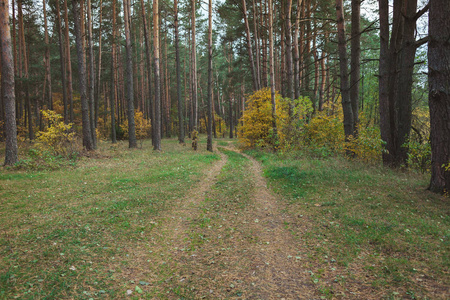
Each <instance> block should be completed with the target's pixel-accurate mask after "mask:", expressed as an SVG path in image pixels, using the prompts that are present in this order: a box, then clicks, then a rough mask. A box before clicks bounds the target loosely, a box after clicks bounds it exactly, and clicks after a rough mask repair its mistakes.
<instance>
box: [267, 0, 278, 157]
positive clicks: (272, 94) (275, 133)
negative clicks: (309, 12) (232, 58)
mask: <svg viewBox="0 0 450 300" xmlns="http://www.w3.org/2000/svg"><path fill="white" fill-rule="evenodd" d="M268 6H269V15H268V19H269V62H270V63H269V73H270V75H269V76H270V99H271V103H272V137H273V149H274V151H276V149H277V143H278V131H277V114H276V102H275V61H274V58H273V15H272V13H273V6H272V0H269V2H268Z"/></svg>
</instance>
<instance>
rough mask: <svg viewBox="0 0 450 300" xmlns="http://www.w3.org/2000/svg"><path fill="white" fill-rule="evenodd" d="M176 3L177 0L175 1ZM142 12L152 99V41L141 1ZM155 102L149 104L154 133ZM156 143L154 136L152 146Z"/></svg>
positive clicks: (149, 88)
mask: <svg viewBox="0 0 450 300" xmlns="http://www.w3.org/2000/svg"><path fill="white" fill-rule="evenodd" d="M175 1H176V0H175ZM141 11H142V24H143V26H144V42H145V58H146V60H147V74H148V75H147V85H148V97H149V98H150V99H151V97H152V77H151V74H152V71H151V65H152V64H151V56H150V41H149V34H150V32H149V29H148V25H147V18H146V17H145V6H144V0H141ZM152 103H153V101H150V103H149V110H150V111H149V115H150V118H151V125H152V132H153V128H154V127H155V117H154V114H153V107H152ZM153 143H154V134H152V144H153Z"/></svg>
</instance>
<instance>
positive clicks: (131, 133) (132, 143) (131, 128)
mask: <svg viewBox="0 0 450 300" xmlns="http://www.w3.org/2000/svg"><path fill="white" fill-rule="evenodd" d="M130 10H131V4H130V0H124V1H123V11H124V16H125V18H124V22H125V40H126V47H125V50H126V57H127V67H126V72H127V73H126V76H127V102H128V111H127V113H128V147H129V148H137V141H136V125H135V122H134V90H133V57H132V56H133V51H132V49H131V29H130V28H131V13H130Z"/></svg>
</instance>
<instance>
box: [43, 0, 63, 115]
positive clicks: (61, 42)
mask: <svg viewBox="0 0 450 300" xmlns="http://www.w3.org/2000/svg"><path fill="white" fill-rule="evenodd" d="M44 1H45V0H44ZM56 22H57V23H58V40H59V62H60V65H61V85H62V92H63V104H64V122H65V123H68V122H69V119H68V117H67V116H68V114H67V112H68V110H67V86H66V62H65V60H64V42H63V37H62V28H61V10H60V6H59V0H56ZM50 109H52V108H50Z"/></svg>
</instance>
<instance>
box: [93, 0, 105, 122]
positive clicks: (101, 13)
mask: <svg viewBox="0 0 450 300" xmlns="http://www.w3.org/2000/svg"><path fill="white" fill-rule="evenodd" d="M102 19H103V1H102V0H100V20H99V28H98V68H97V74H98V75H97V93H96V97H95V118H94V122H95V123H94V127H95V128H97V125H98V115H99V109H100V99H101V78H102V76H101V75H102ZM105 100H106V96H105ZM107 106H108V105H107V102H106V101H105V107H107Z"/></svg>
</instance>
